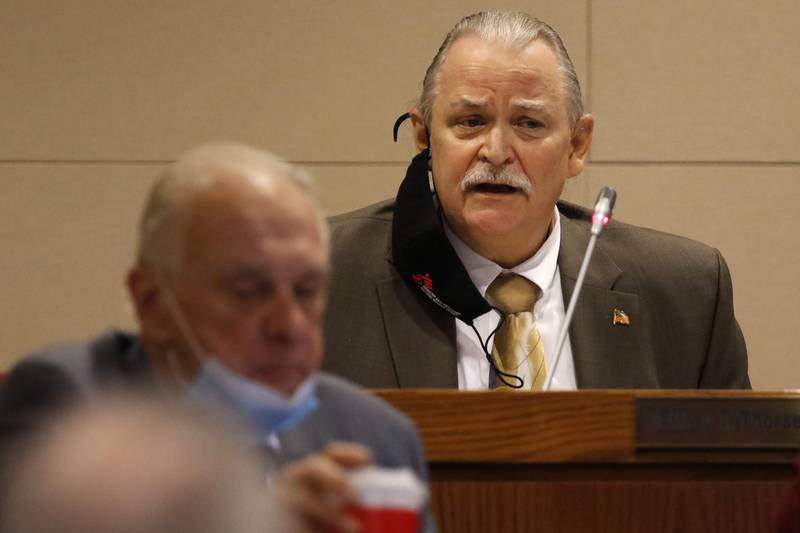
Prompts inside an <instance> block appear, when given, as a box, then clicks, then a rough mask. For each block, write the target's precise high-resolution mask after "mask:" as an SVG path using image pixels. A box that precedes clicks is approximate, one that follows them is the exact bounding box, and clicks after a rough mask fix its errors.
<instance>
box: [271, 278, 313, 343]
mask: <svg viewBox="0 0 800 533" xmlns="http://www.w3.org/2000/svg"><path fill="white" fill-rule="evenodd" d="M261 321H262V325H261V327H262V330H263V331H264V333H265V334H266V335H267V336H268V337H270V338H273V339H275V338H278V339H284V340H288V339H292V338H294V337H297V336H298V335H303V334H304V332H305V324H306V322H307V319H306V313H305V310H304V308H303V306H302V305H301V303H300V302H299V301H298V299H297V297H296V296H295V295H294V292H293V291H292V290H291V288H289V287H281V288H278V289H276V290H275V293H274V294H273V297H272V300H271V301H270V302H269V303H268V304H267V305H266V309H265V310H264V311H263V314H262V317H261Z"/></svg>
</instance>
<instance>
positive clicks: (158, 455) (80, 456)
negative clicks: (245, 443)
mask: <svg viewBox="0 0 800 533" xmlns="http://www.w3.org/2000/svg"><path fill="white" fill-rule="evenodd" d="M230 429H231V428H230V427H227V426H223V425H222V424H221V421H219V420H214V419H212V418H211V417H208V416H202V415H201V414H200V413H199V412H198V411H197V410H196V409H195V410H189V409H187V408H185V406H178V405H175V404H170V403H166V402H156V401H153V399H152V398H144V397H140V396H130V397H128V396H125V397H111V398H108V399H106V400H104V402H102V403H100V402H94V403H91V404H85V405H82V406H80V407H79V408H76V409H74V410H70V411H69V412H68V413H67V414H66V415H65V416H64V417H63V419H61V418H59V419H58V420H57V421H56V422H55V423H54V424H53V425H52V426H51V427H48V428H47V429H46V430H45V431H42V433H41V434H40V435H39V439H37V441H36V442H35V445H34V446H32V447H31V448H32V449H30V450H28V451H27V452H26V454H25V456H23V458H22V462H21V464H20V466H19V468H17V469H16V476H15V478H14V480H13V482H12V483H11V485H10V489H9V493H8V496H7V497H6V498H5V499H4V502H3V503H4V505H3V509H2V514H0V524H1V525H0V531H2V533H86V532H95V533H175V532H180V533H219V532H221V531H225V532H229V533H270V532H283V531H286V528H285V526H286V524H282V522H281V519H280V517H279V516H278V515H277V513H276V509H275V508H274V507H271V506H270V500H269V498H268V497H267V494H266V487H265V484H264V480H263V476H261V475H260V474H259V473H260V472H261V469H260V465H259V464H258V463H257V462H256V461H255V460H254V459H255V456H254V455H252V454H248V453H246V451H245V449H244V448H243V447H242V446H241V444H242V443H241V442H238V441H237V440H236V439H235V438H234V437H233V433H231V432H230V431H226V430H230Z"/></svg>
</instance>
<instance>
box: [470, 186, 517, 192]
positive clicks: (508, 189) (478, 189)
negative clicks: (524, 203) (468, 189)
mask: <svg viewBox="0 0 800 533" xmlns="http://www.w3.org/2000/svg"><path fill="white" fill-rule="evenodd" d="M472 191H474V192H484V193H492V194H511V193H515V192H520V191H519V189H517V188H516V187H512V186H511V185H503V184H500V183H479V184H477V185H475V186H473V187H472Z"/></svg>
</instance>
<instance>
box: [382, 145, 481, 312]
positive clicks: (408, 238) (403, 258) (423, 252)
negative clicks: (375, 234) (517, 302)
mask: <svg viewBox="0 0 800 533" xmlns="http://www.w3.org/2000/svg"><path fill="white" fill-rule="evenodd" d="M428 156H429V152H428V149H427V148H426V149H425V150H423V151H422V152H420V153H419V154H417V155H416V157H414V159H413V160H412V161H411V164H410V165H409V166H408V170H407V171H406V177H405V179H403V182H402V183H401V184H400V190H398V191H397V200H396V204H395V209H394V220H393V222H392V256H393V259H394V264H395V268H397V270H398V271H399V272H400V275H401V276H402V277H403V279H405V280H406V282H408V283H410V284H412V285H413V286H416V287H417V288H418V289H419V290H420V291H422V293H423V294H424V295H425V296H426V297H427V298H429V299H430V300H431V302H433V303H434V304H436V305H438V306H439V307H441V308H442V309H444V310H445V311H447V312H448V313H450V314H451V315H453V316H454V317H456V318H458V319H459V320H461V321H463V322H464V323H466V324H471V323H472V321H473V320H474V319H475V318H477V317H479V316H481V315H482V314H484V313H487V312H489V311H491V309H492V307H491V306H490V305H489V304H488V303H487V302H486V300H484V299H483V297H482V296H481V294H480V292H478V289H476V288H475V285H474V284H473V283H472V280H471V279H470V277H469V274H467V271H466V269H465V268H464V265H462V264H461V260H460V259H459V258H458V255H457V254H456V251H455V250H454V249H453V246H452V245H451V244H450V241H449V240H448V239H447V236H446V235H445V233H444V228H443V227H442V223H441V221H440V219H439V213H438V211H437V209H436V206H435V204H434V194H433V192H432V191H431V189H430V185H429V184H428Z"/></svg>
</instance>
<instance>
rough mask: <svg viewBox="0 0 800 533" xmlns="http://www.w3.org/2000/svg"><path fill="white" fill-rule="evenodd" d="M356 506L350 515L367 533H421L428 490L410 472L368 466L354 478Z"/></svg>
mask: <svg viewBox="0 0 800 533" xmlns="http://www.w3.org/2000/svg"><path fill="white" fill-rule="evenodd" d="M350 485H351V487H352V488H353V492H354V493H355V495H356V503H355V504H354V505H352V506H351V507H350V508H349V509H348V512H349V513H350V514H351V515H352V516H353V517H354V518H356V520H358V522H359V523H360V524H361V531H362V532H363V533H417V531H419V526H420V509H422V507H423V506H424V505H425V502H426V501H427V500H428V489H427V487H426V486H425V484H424V483H423V482H422V481H420V479H419V478H418V477H417V476H416V475H415V474H414V472H413V471H412V470H411V469H409V468H381V467H377V466H368V467H365V468H360V469H358V470H355V471H353V472H352V473H351V474H350Z"/></svg>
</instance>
